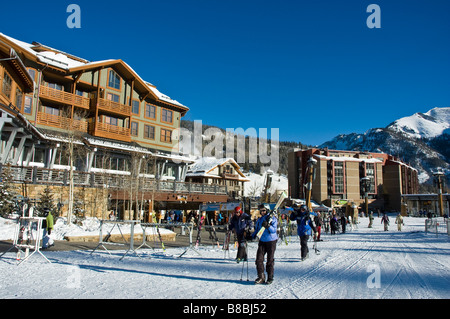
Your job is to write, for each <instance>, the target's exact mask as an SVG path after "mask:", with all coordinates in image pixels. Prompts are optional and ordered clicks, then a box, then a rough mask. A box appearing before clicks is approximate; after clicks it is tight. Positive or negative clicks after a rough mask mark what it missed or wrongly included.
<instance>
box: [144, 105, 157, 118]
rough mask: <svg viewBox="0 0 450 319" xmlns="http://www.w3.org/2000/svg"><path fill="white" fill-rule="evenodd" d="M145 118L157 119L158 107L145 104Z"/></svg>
mask: <svg viewBox="0 0 450 319" xmlns="http://www.w3.org/2000/svg"><path fill="white" fill-rule="evenodd" d="M145 117H148V118H151V119H156V106H154V105H151V104H145Z"/></svg>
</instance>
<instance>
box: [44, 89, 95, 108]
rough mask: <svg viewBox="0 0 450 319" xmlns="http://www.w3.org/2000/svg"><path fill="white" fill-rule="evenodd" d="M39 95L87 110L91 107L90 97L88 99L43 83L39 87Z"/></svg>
mask: <svg viewBox="0 0 450 319" xmlns="http://www.w3.org/2000/svg"><path fill="white" fill-rule="evenodd" d="M39 97H40V98H42V99H47V100H51V101H56V102H59V103H63V104H67V105H74V106H77V107H81V108H83V109H86V110H88V109H89V104H90V99H88V98H87V97H84V96H80V95H76V94H72V93H69V92H65V91H61V90H56V89H52V88H49V87H46V86H43V85H41V86H40V88H39Z"/></svg>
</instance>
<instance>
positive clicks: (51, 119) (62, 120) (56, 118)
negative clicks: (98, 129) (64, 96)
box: [37, 112, 88, 133]
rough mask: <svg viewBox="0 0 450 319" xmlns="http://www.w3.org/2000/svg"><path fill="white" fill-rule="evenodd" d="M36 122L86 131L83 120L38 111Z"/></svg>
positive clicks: (86, 126)
mask: <svg viewBox="0 0 450 319" xmlns="http://www.w3.org/2000/svg"><path fill="white" fill-rule="evenodd" d="M37 124H40V125H45V126H51V127H56V128H60V129H64V130H66V131H67V130H70V129H71V128H72V129H73V130H75V131H79V132H84V133H87V129H88V124H87V122H86V121H83V120H72V119H71V118H68V117H64V116H60V115H53V114H47V113H43V112H38V114H37Z"/></svg>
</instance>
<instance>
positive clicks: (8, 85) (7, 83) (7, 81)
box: [2, 72, 12, 99]
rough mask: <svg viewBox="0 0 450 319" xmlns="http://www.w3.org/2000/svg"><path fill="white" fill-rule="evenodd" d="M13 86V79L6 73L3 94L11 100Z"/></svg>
mask: <svg viewBox="0 0 450 319" xmlns="http://www.w3.org/2000/svg"><path fill="white" fill-rule="evenodd" d="M11 86H12V79H11V77H10V76H9V74H8V73H6V72H5V73H4V75H3V85H2V93H3V94H5V95H6V96H7V97H8V99H11Z"/></svg>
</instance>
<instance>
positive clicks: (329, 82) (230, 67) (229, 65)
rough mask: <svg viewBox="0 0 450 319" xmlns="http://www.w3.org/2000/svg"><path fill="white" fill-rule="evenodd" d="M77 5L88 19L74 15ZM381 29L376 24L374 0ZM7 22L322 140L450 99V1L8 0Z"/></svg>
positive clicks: (216, 106) (289, 136)
mask: <svg viewBox="0 0 450 319" xmlns="http://www.w3.org/2000/svg"><path fill="white" fill-rule="evenodd" d="M71 3H75V4H78V5H79V6H80V8H81V28H80V29H69V28H68V27H67V25H66V20H67V17H68V16H69V14H70V13H67V12H66V9H67V6H68V5H69V4H71ZM371 3H375V4H378V5H379V6H380V9H381V28H380V29H369V28H368V27H367V25H366V19H367V17H368V16H369V15H370V13H367V12H366V8H367V6H368V5H369V4H371ZM1 7H2V11H3V12H10V14H6V15H5V14H3V15H2V19H1V20H0V32H2V33H5V34H7V35H10V36H12V37H15V38H17V39H20V40H23V41H26V42H32V41H38V42H41V43H43V44H46V45H49V46H52V47H55V48H57V49H60V50H62V51H66V52H70V53H72V54H75V55H77V56H80V57H83V58H85V59H87V60H90V61H95V60H103V59H111V58H114V59H115V58H120V59H122V60H124V61H126V62H127V63H128V64H129V65H131V66H132V67H133V68H134V69H135V70H136V71H137V72H138V73H139V74H140V75H141V77H142V78H144V79H145V80H147V81H149V82H151V83H153V84H155V85H156V86H157V87H158V89H160V90H161V91H162V92H163V93H166V94H167V95H169V96H171V97H172V98H174V99H176V100H178V101H180V102H181V103H183V104H185V105H186V106H188V107H189V108H190V111H189V112H188V113H187V115H186V117H185V119H188V120H202V121H203V123H204V124H209V125H217V126H220V127H223V128H238V127H242V128H244V129H247V128H250V127H253V128H256V129H258V128H268V129H269V132H270V128H279V129H280V139H281V140H289V141H297V142H302V143H305V144H312V145H316V144H320V143H322V142H325V141H327V140H329V139H331V138H333V137H334V136H336V135H338V134H341V133H351V132H357V133H362V132H364V131H366V130H367V129H369V128H372V127H385V126H386V125H388V124H389V123H390V122H392V121H394V120H395V119H397V118H400V117H403V116H409V115H411V114H413V113H415V112H426V111H428V110H429V109H431V108H433V107H448V106H450V19H449V16H450V1H448V0H427V1H425V0H420V1H419V0H389V1H384V0H383V1H382V0H369V1H366V0H339V1H338V0H329V1H325V0H315V1H312V0H310V1H301V0H278V1H263V0H259V1H256V0H255V1H254V0H240V1H238V0H150V1H135V0H128V1H84V0H83V1H81V0H70V1H61V0H59V1H22V2H20V5H19V3H18V2H16V1H8V2H3V3H2V5H1Z"/></svg>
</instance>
